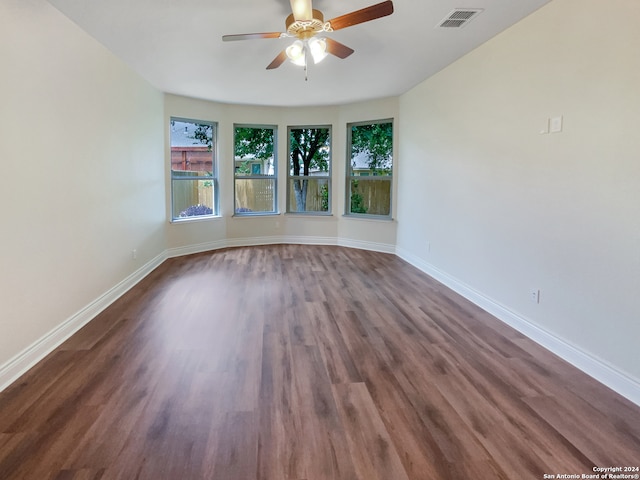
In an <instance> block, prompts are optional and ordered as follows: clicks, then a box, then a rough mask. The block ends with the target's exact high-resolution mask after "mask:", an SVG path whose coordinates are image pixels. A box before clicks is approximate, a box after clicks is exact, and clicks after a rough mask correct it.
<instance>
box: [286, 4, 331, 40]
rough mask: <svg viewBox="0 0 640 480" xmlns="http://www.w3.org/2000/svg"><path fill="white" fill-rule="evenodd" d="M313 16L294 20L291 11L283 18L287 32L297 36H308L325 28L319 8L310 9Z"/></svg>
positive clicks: (303, 37)
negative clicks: (307, 18)
mask: <svg viewBox="0 0 640 480" xmlns="http://www.w3.org/2000/svg"><path fill="white" fill-rule="evenodd" d="M312 12H313V18H312V19H311V20H296V19H295V18H294V17H293V13H292V14H291V15H289V16H288V17H287V19H286V20H285V25H286V27H287V33H289V34H290V35H294V36H296V37H298V38H302V39H305V38H310V37H313V36H314V35H315V34H316V33H318V32H322V31H324V30H325V23H324V15H323V14H322V12H321V11H320V10H315V9H314V10H312Z"/></svg>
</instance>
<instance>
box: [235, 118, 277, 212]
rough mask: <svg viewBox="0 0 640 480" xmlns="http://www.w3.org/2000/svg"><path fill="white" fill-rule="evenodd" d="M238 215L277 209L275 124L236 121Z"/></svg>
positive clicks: (236, 209)
mask: <svg viewBox="0 0 640 480" xmlns="http://www.w3.org/2000/svg"><path fill="white" fill-rule="evenodd" d="M233 132H234V133H233V143H234V158H233V162H234V171H235V180H234V182H235V212H236V215H260V214H265V213H277V205H278V201H277V164H278V162H277V161H276V153H275V152H276V151H277V149H276V148H275V144H276V127H271V126H258V127H252V126H248V125H235V126H234V131H233Z"/></svg>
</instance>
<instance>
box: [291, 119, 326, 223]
mask: <svg viewBox="0 0 640 480" xmlns="http://www.w3.org/2000/svg"><path fill="white" fill-rule="evenodd" d="M288 154H289V172H288V177H289V178H288V182H289V185H288V188H287V211H288V212H326V213H328V212H330V208H329V206H330V205H331V182H330V172H331V128H330V127H290V128H289V148H288Z"/></svg>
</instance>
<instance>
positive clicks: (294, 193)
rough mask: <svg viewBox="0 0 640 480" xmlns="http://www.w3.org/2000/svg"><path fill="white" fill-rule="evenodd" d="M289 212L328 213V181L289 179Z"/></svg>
mask: <svg viewBox="0 0 640 480" xmlns="http://www.w3.org/2000/svg"><path fill="white" fill-rule="evenodd" d="M289 211H290V212H328V211H329V179H328V178H327V177H322V178H318V177H316V178H314V177H307V178H304V177H295V178H289Z"/></svg>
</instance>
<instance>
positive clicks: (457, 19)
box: [437, 8, 482, 28]
mask: <svg viewBox="0 0 640 480" xmlns="http://www.w3.org/2000/svg"><path fill="white" fill-rule="evenodd" d="M480 12H482V9H481V8H456V9H455V10H454V11H453V12H451V13H450V14H449V15H447V16H446V17H444V19H443V20H442V21H441V22H440V23H438V25H437V27H439V28H462V27H464V26H465V25H466V24H467V23H469V22H470V21H471V19H472V18H474V17H476V16H477V15H478V14H479V13H480Z"/></svg>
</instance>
